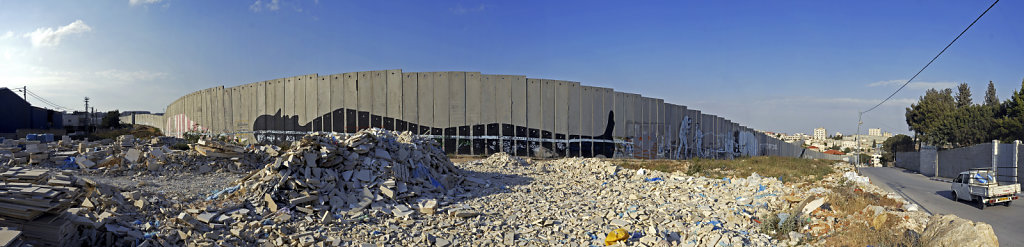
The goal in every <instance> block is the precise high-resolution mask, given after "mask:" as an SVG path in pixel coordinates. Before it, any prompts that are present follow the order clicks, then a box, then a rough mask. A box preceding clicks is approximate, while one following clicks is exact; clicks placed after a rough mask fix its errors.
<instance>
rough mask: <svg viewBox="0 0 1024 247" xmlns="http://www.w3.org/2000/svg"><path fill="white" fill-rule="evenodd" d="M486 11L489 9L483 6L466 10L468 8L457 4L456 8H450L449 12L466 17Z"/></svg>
mask: <svg viewBox="0 0 1024 247" xmlns="http://www.w3.org/2000/svg"><path fill="white" fill-rule="evenodd" d="M485 9H487V6H485V5H483V4H480V5H479V6H476V7H471V8H466V7H463V6H462V4H461V3H460V4H456V5H455V7H454V8H448V11H451V12H452V13H454V14H456V15H464V14H467V13H471V12H480V11H484V10H485Z"/></svg>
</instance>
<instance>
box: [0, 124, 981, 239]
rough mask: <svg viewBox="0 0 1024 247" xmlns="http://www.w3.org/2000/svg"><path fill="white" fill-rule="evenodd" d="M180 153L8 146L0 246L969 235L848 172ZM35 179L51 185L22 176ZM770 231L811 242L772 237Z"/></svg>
mask: <svg viewBox="0 0 1024 247" xmlns="http://www.w3.org/2000/svg"><path fill="white" fill-rule="evenodd" d="M177 141H179V140H174V139H171V138H154V139H151V140H148V141H142V140H138V139H136V138H134V137H131V136H123V137H121V138H118V139H117V140H106V141H97V142H76V141H70V140H61V141H59V142H57V143H35V142H38V141H28V140H5V141H4V145H3V146H2V148H0V154H2V155H0V157H4V158H0V159H6V164H7V165H6V166H0V179H2V180H3V181H2V182H0V227H11V228H10V229H0V233H3V234H7V235H12V236H15V237H12V238H4V236H0V243H3V241H10V242H11V243H20V242H19V241H25V242H29V243H32V244H36V245H52V246H78V245H87V246H96V245H102V246H123V245H139V246H180V245H189V246H234V245H243V246H251V245H273V246H312V245H318V246H319V245H334V246H337V245H344V246H352V245H357V244H360V243H375V244H385V245H400V246H524V245H536V246H558V245H561V246H603V245H606V244H618V245H624V246H747V245H754V246H765V245H772V246H776V245H777V246H788V245H799V244H808V243H809V244H818V245H828V244H830V243H829V242H825V241H823V239H826V238H827V237H828V236H831V235H833V234H835V233H836V232H837V231H842V230H843V229H846V228H848V227H849V226H851V224H881V223H885V222H890V221H887V220H886V218H887V217H891V218H900V219H904V220H902V221H899V224H901V225H900V227H902V228H906V229H911V230H913V231H915V232H920V233H922V234H920V235H922V236H924V237H922V241H924V240H928V239H935V238H941V237H942V234H936V233H935V231H938V230H931V231H929V230H928V229H946V228H949V229H953V228H955V227H954V226H955V225H963V224H958V223H956V222H959V221H956V220H957V219H946V218H942V219H941V220H936V218H934V217H933V218H929V217H928V216H927V215H926V214H925V213H923V212H919V211H918V210H917V208H916V206H914V205H913V204H911V203H909V202H906V200H903V199H902V198H899V197H898V196H896V195H894V194H887V193H885V192H884V191H882V190H880V189H878V188H877V187H875V186H873V185H871V184H870V183H869V181H868V180H867V179H866V178H864V177H860V176H857V175H856V173H850V172H851V171H854V170H853V167H852V166H850V165H849V164H846V163H838V164H836V165H835V166H834V167H833V168H834V169H835V170H838V171H839V172H837V173H833V174H831V175H829V176H826V177H825V178H823V179H820V180H818V181H814V182H810V183H783V182H781V181H779V180H778V179H776V178H773V177H762V176H759V175H758V174H756V173H755V174H752V175H750V176H747V177H742V178H707V177H693V176H687V175H685V174H682V173H664V172H659V171H651V170H645V169H640V170H629V169H624V168H622V167H619V166H617V165H614V164H612V163H611V162H609V161H607V160H603V159H594V158H590V159H583V158H564V159H557V160H546V161H533V160H529V159H522V158H519V157H515V156H511V155H508V154H505V153H498V154H494V155H492V156H490V157H487V158H486V159H482V160H477V161H470V162H465V163H458V164H452V163H451V162H450V161H449V160H448V158H447V157H446V156H445V155H444V152H443V150H442V149H441V148H440V146H439V144H438V143H437V142H435V141H434V140H431V139H427V138H420V137H416V136H414V135H411V133H408V132H405V133H397V132H390V131H385V130H380V129H369V130H364V131H360V132H358V133H355V134H337V133H315V134H309V135H306V136H303V137H301V138H300V139H299V140H298V141H295V142H293V143H292V144H291V145H290V146H291V147H290V148H289V149H287V150H281V149H280V148H278V147H276V146H258V145H248V146H241V145H236V144H232V143H229V142H223V141H218V140H213V139H203V140H200V141H198V142H197V143H195V144H190V147H189V150H173V149H170V148H168V146H171V145H173V144H174V143H176V142H177ZM33 145H35V146H33ZM179 146H180V145H179ZM21 147H24V148H21ZM33 155H35V156H33ZM31 160H37V161H39V162H37V163H32V162H30V161H31ZM4 161H5V160H0V164H3V162H4ZM69 161H70V162H69ZM25 164H34V165H35V166H37V167H49V170H45V169H30V168H24V167H20V165H25ZM15 165H19V166H15ZM69 166H71V167H73V168H69ZM62 169H67V170H62ZM214 172H217V173H214ZM223 172H229V173H235V174H236V177H240V179H238V180H234V181H233V182H227V181H224V183H222V184H219V185H216V186H217V187H216V188H218V189H216V190H215V191H212V192H210V193H202V194H198V195H190V196H188V195H184V196H183V195H182V194H181V193H180V192H176V191H170V192H169V193H165V191H164V190H163V189H149V190H146V189H142V188H144V187H146V186H145V185H143V182H139V183H138V185H137V186H124V185H122V186H121V187H115V186H111V185H109V184H107V183H106V181H103V180H101V179H107V177H110V176H116V177H120V178H125V177H130V178H132V179H134V178H137V177H140V176H148V177H160V178H170V177H174V178H176V179H183V180H180V181H178V180H173V181H178V182H179V183H191V182H193V181H190V180H189V179H194V177H195V176H197V175H199V174H213V175H212V176H221V175H223V174H225V173H223ZM177 173H183V174H184V176H178V174H177ZM243 176H244V177H243ZM90 178H93V179H97V178H99V179H97V180H93V179H90ZM96 181H99V182H96ZM130 181H134V180H130ZM173 181H172V182H173ZM842 183H852V184H853V186H854V187H855V188H856V189H857V190H859V191H860V192H864V193H877V194H879V195H885V197H886V198H888V199H891V200H896V201H899V202H901V204H898V205H886V206H881V205H869V206H868V207H865V208H864V209H863V210H861V211H860V212H857V213H854V214H850V215H842V214H839V213H838V212H837V211H835V210H834V209H833V208H832V206H831V205H832V204H834V203H841V202H838V201H835V199H832V197H830V195H832V194H833V193H834V191H833V190H832V189H831V188H832V187H834V186H836V185H839V184H842ZM826 188H829V189H826ZM172 190H173V188H172ZM768 217H776V218H783V219H782V220H781V221H780V222H779V223H780V224H781V223H782V222H785V221H786V220H790V221H801V222H805V224H804V225H806V227H803V228H800V229H794V230H793V231H792V232H788V233H787V232H781V233H780V232H772V231H765V230H764V229H767V228H764V227H763V226H764V225H765V224H766V220H767V219H766V218H768ZM880 218H881V219H880ZM929 219H931V220H930V221H929ZM961 221H962V220H961ZM950 222H953V223H950ZM932 225H935V226H932ZM986 226H987V225H984V224H983V223H978V224H976V225H973V224H972V225H970V227H959V228H956V229H954V230H959V231H968V230H972V229H983V230H984V228H985V227H986ZM988 229H989V232H991V230H990V229H991V227H989V228H988ZM773 235H776V236H778V235H781V236H784V237H783V238H773V237H771V236H773ZM53 236H58V237H53ZM992 236H993V237H994V235H992ZM929 241H931V240H929Z"/></svg>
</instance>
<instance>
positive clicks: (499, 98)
mask: <svg viewBox="0 0 1024 247" xmlns="http://www.w3.org/2000/svg"><path fill="white" fill-rule="evenodd" d="M512 77H513V76H510V75H494V77H492V79H491V81H496V82H497V83H495V89H494V107H495V111H494V113H495V119H497V121H498V124H499V126H498V131H499V132H500V136H501V137H502V139H501V141H500V142H499V147H498V148H499V150H501V151H502V152H506V153H509V154H515V146H514V145H513V144H514V143H515V142H514V141H512V140H511V137H513V136H515V135H516V127H515V125H513V124H514V121H512V119H513V115H515V114H514V110H513V107H512Z"/></svg>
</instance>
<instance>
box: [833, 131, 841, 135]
mask: <svg viewBox="0 0 1024 247" xmlns="http://www.w3.org/2000/svg"><path fill="white" fill-rule="evenodd" d="M832 136H843V133H841V132H839V131H836V133H835V134H833V135H832Z"/></svg>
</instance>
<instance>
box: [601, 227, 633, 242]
mask: <svg viewBox="0 0 1024 247" xmlns="http://www.w3.org/2000/svg"><path fill="white" fill-rule="evenodd" d="M627 238H629V232H627V231H626V229H622V228H619V229H615V230H613V231H611V232H609V233H608V236H607V237H605V238H604V245H614V244H615V243H616V242H619V241H622V240H626V239H627Z"/></svg>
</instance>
